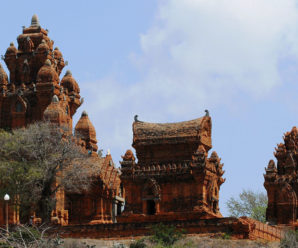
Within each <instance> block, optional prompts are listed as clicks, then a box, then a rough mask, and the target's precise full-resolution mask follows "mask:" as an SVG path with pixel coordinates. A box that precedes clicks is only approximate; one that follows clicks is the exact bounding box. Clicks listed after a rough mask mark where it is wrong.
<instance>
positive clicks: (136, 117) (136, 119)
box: [134, 115, 143, 122]
mask: <svg viewBox="0 0 298 248" xmlns="http://www.w3.org/2000/svg"><path fill="white" fill-rule="evenodd" d="M134 120H135V122H143V121H139V120H138V115H135V117H134Z"/></svg>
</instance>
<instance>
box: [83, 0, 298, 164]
mask: <svg viewBox="0 0 298 248" xmlns="http://www.w3.org/2000/svg"><path fill="white" fill-rule="evenodd" d="M158 9H159V10H158V14H157V15H156V18H155V20H154V22H153V24H152V26H151V27H150V28H149V29H148V30H147V31H146V32H144V33H143V34H142V35H140V46H141V51H142V52H141V53H140V54H133V55H131V58H132V59H131V60H132V61H133V63H134V64H135V65H136V67H137V68H138V70H139V72H141V75H142V76H141V79H140V80H138V81H137V82H131V83H130V84H126V85H124V84H122V82H121V80H118V79H117V80H115V79H113V78H106V79H102V80H99V81H98V82H95V83H89V84H88V85H85V84H82V85H84V88H83V89H82V90H84V89H85V92H84V93H83V94H82V95H88V99H87V100H86V105H87V109H88V111H89V112H91V113H92V114H91V115H90V116H91V117H92V116H98V117H97V119H96V120H95V124H96V127H97V130H98V137H100V138H101V139H102V140H101V141H102V142H100V146H101V145H102V144H103V145H104V146H107V147H106V148H112V149H116V150H118V152H119V153H124V151H125V148H128V147H130V145H131V140H132V132H131V124H132V122H133V115H134V114H139V115H140V119H141V120H151V121H169V120H170V119H171V120H173V119H178V120H184V119H186V118H192V117H193V118H195V117H197V115H198V113H201V114H203V110H204V109H205V108H211V109H212V108H213V107H216V106H219V105H222V104H229V103H231V105H233V104H234V105H239V104H241V103H239V102H237V104H235V99H238V100H239V98H241V96H243V95H246V96H249V97H253V98H255V97H257V98H261V97H263V96H266V95H267V94H268V93H270V92H271V91H272V89H276V87H277V86H279V85H281V84H282V78H281V76H280V73H279V64H280V63H281V59H282V60H283V61H285V60H286V58H287V56H290V57H291V59H293V58H295V59H297V57H298V34H297V31H296V30H297V23H298V22H297V21H298V11H297V8H296V1H295V0H183V1H182V0H169V1H160V2H159V8H158ZM127 77H128V80H127V78H126V81H129V75H128V76H127ZM88 101H89V102H88ZM194 113H196V115H195V116H194V115H193V114H194ZM190 116H192V117H190ZM101 129H102V130H110V133H101V132H100V130H101ZM113 147H114V148H113ZM120 151H121V152H120ZM112 152H113V150H112ZM116 153H117V152H116ZM117 157H119V156H118V155H117ZM116 160H117V158H116Z"/></svg>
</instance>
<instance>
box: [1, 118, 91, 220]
mask: <svg viewBox="0 0 298 248" xmlns="http://www.w3.org/2000/svg"><path fill="white" fill-rule="evenodd" d="M87 158H88V155H87V154H86V153H84V152H83V151H82V149H81V148H80V147H79V146H77V145H76V142H75V139H74V137H73V136H72V135H71V133H70V132H69V131H68V130H66V129H62V128H61V127H58V126H57V125H54V124H51V123H48V122H38V123H34V124H31V125H29V126H28V127H27V128H20V129H16V130H13V131H12V132H5V131H1V132H0V181H1V191H0V194H2V195H4V194H5V193H8V194H10V195H11V204H14V205H15V207H17V208H20V210H21V213H24V215H25V216H28V214H29V213H30V212H32V211H37V212H39V214H40V217H42V220H43V221H45V222H48V221H50V216H51V212H52V209H53V207H54V206H55V195H56V192H57V191H58V190H59V189H60V188H64V189H65V190H69V191H72V192H81V191H82V190H85V189H87V188H88V187H89V186H90V183H91V182H90V181H91V180H90V175H92V173H90V172H92V169H93V168H92V167H91V164H92V163H88V159H87ZM88 179H89V180H88ZM73 182H76V183H73ZM32 207H34V208H33V209H32ZM21 217H22V216H21Z"/></svg>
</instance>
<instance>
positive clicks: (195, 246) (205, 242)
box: [64, 235, 279, 248]
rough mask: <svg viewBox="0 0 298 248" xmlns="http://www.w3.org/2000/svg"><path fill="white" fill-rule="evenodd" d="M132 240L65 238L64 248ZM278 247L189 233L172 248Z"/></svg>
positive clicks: (112, 246)
mask: <svg viewBox="0 0 298 248" xmlns="http://www.w3.org/2000/svg"><path fill="white" fill-rule="evenodd" d="M132 241H133V240H131V239H123V240H102V239H65V243H64V244H65V248H81V247H86V246H83V243H86V244H89V245H95V247H96V248H97V247H102V248H118V247H121V246H120V245H121V244H123V245H124V247H127V248H128V247H129V244H130V243H131V242H132ZM146 244H147V247H148V248H154V247H155V245H154V244H152V243H150V242H146ZM180 247H181V248H183V247H185V248H278V247H279V242H268V241H264V240H255V241H251V240H225V239H220V238H210V237H201V236H199V235H190V236H187V237H186V238H185V239H183V240H180V241H178V242H176V243H175V245H174V246H173V248H180Z"/></svg>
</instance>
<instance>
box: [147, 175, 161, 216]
mask: <svg viewBox="0 0 298 248" xmlns="http://www.w3.org/2000/svg"><path fill="white" fill-rule="evenodd" d="M142 196H143V197H142V198H143V213H144V214H146V215H155V214H158V213H159V209H160V205H159V204H160V198H161V190H160V187H159V185H158V183H157V182H156V180H155V179H153V178H150V179H148V180H147V182H146V183H145V185H144V187H143V193H142Z"/></svg>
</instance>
